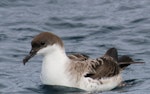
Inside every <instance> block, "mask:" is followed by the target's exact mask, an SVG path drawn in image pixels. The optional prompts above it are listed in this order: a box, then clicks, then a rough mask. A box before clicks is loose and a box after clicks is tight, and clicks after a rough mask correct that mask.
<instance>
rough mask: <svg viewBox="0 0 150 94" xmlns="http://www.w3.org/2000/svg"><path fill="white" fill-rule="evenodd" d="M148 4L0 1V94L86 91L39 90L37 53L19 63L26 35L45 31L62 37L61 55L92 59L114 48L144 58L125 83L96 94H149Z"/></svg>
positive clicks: (127, 0) (142, 0)
mask: <svg viewBox="0 0 150 94" xmlns="http://www.w3.org/2000/svg"><path fill="white" fill-rule="evenodd" d="M149 5H150V1H149V0H1V1H0V19H1V23H0V49H1V50H0V93H1V94H12V93H13V94H50V93H51V94H52V93H53V94H63V93H64V94H66V93H68V94H86V93H85V92H75V91H68V92H66V91H65V90H66V89H63V90H64V91H63V90H62V91H61V90H60V91H57V90H53V88H51V87H50V88H48V89H47V88H46V89H45V88H43V86H42V83H41V81H40V77H39V75H40V70H41V60H42V57H40V56H36V57H34V58H32V59H31V60H30V62H29V63H28V64H27V65H26V66H23V64H22V59H23V58H24V56H25V55H27V54H28V52H29V50H30V42H31V40H32V38H33V37H34V36H35V35H37V34H38V33H40V32H42V31H51V32H53V33H55V34H57V35H58V36H60V37H61V38H62V39H63V41H64V43H65V48H66V52H67V53H74V52H80V53H85V54H87V55H89V56H90V57H92V58H96V57H98V56H101V55H103V54H104V53H105V51H106V50H107V49H108V48H111V47H116V48H117V49H118V52H119V55H124V54H127V55H129V56H131V57H132V58H134V60H136V61H144V62H146V63H145V64H143V65H131V66H129V67H128V68H127V69H126V70H125V71H124V72H123V74H122V75H123V78H124V80H125V82H127V83H128V86H125V87H122V88H117V89H114V90H111V91H107V92H102V94H120V93H122V94H149V92H150V89H149V88H150V75H149V73H150V63H149V62H150V60H149V56H150V48H149V47H150V13H149V12H150V6H149ZM47 90H48V91H47ZM98 93H100V92H98ZM95 94H97V93H95Z"/></svg>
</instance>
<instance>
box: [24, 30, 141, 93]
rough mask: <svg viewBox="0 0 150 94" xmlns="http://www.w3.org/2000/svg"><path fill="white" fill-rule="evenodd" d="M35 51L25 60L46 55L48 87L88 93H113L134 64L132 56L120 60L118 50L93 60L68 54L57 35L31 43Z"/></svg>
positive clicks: (46, 34) (43, 74)
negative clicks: (73, 89)
mask: <svg viewBox="0 0 150 94" xmlns="http://www.w3.org/2000/svg"><path fill="white" fill-rule="evenodd" d="M31 46H32V49H31V51H30V53H29V55H27V56H26V57H25V58H24V59H23V64H26V62H28V60H29V59H30V58H32V57H33V56H35V55H36V54H37V55H43V56H44V58H43V63H42V69H41V81H42V83H43V84H45V85H59V86H67V87H74V88H79V89H82V90H85V91H107V90H112V89H114V88H115V87H117V86H119V85H120V84H121V83H122V76H121V72H122V70H124V69H125V68H126V67H127V66H128V65H130V64H135V63H143V62H134V61H133V60H132V58H130V57H129V56H126V55H124V56H122V57H120V58H118V52H117V49H116V48H110V49H109V50H108V51H107V52H106V53H105V54H104V55H103V56H101V57H98V58H96V59H91V58H89V57H88V56H86V55H83V54H71V55H67V54H66V52H65V48H64V44H63V42H62V40H61V38H59V37H58V36H57V35H55V34H53V33H50V32H42V33H40V34H38V35H37V36H35V37H34V39H33V40H32V42H31Z"/></svg>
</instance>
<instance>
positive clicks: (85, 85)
mask: <svg viewBox="0 0 150 94" xmlns="http://www.w3.org/2000/svg"><path fill="white" fill-rule="evenodd" d="M121 82H122V77H121V75H118V76H115V77H111V78H104V79H100V80H93V79H91V78H83V79H82V80H81V81H80V86H79V87H80V88H81V89H83V90H86V91H107V90H112V89H114V88H115V87H117V86H118V85H119V84H120V83H121Z"/></svg>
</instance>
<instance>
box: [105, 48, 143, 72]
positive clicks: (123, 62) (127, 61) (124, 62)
mask: <svg viewBox="0 0 150 94" xmlns="http://www.w3.org/2000/svg"><path fill="white" fill-rule="evenodd" d="M106 55H108V56H111V57H112V58H113V59H114V60H116V61H117V62H118V65H119V67H120V68H121V70H123V69H125V68H126V67H127V66H129V65H131V64H140V63H144V62H135V61H133V60H132V58H131V57H129V56H127V55H123V56H121V57H119V58H118V51H117V49H116V48H110V49H109V50H107V52H106Z"/></svg>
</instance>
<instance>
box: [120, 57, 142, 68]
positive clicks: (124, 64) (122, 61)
mask: <svg viewBox="0 0 150 94" xmlns="http://www.w3.org/2000/svg"><path fill="white" fill-rule="evenodd" d="M140 63H144V62H135V61H133V60H132V58H131V57H129V56H127V55H123V56H121V57H120V58H119V59H118V64H119V67H120V68H121V69H122V70H123V69H125V68H126V67H127V66H129V65H131V64H140Z"/></svg>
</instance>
